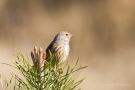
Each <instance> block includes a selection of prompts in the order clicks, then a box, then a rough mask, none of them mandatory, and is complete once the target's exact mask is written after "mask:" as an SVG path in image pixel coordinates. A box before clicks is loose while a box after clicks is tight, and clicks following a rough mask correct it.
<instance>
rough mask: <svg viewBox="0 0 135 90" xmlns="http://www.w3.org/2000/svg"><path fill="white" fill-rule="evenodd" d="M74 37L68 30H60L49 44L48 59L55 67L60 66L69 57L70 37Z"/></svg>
mask: <svg viewBox="0 0 135 90" xmlns="http://www.w3.org/2000/svg"><path fill="white" fill-rule="evenodd" d="M71 37H73V35H72V34H70V33H69V32H67V31H61V32H59V33H58V34H57V35H56V36H55V37H54V39H53V41H52V42H51V43H50V44H49V46H48V47H47V49H46V50H45V51H46V61H48V62H49V61H51V62H52V66H53V67H58V66H60V65H61V64H62V63H63V62H64V61H65V60H66V59H67V57H68V55H69V51H70V45H69V42H70V39H71Z"/></svg>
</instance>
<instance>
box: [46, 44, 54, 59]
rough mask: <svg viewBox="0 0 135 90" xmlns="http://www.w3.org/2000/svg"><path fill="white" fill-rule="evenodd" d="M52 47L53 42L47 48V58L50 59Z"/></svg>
mask: <svg viewBox="0 0 135 90" xmlns="http://www.w3.org/2000/svg"><path fill="white" fill-rule="evenodd" d="M52 47H53V42H51V43H50V45H49V46H48V47H47V49H46V60H47V61H48V60H49V58H50V53H51V54H52V52H51V51H52Z"/></svg>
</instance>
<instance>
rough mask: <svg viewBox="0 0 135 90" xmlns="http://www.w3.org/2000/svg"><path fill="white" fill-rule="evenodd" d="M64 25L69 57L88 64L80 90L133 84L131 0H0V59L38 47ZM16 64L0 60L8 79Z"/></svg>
mask: <svg viewBox="0 0 135 90" xmlns="http://www.w3.org/2000/svg"><path fill="white" fill-rule="evenodd" d="M63 30H66V31H68V32H70V33H71V34H73V35H74V37H73V38H72V39H71V42H70V47H71V51H70V55H69V58H68V60H70V63H71V64H72V63H74V62H75V61H76V59H77V58H78V57H80V61H79V62H80V63H79V64H82V65H83V66H86V65H87V66H88V68H86V69H84V70H83V71H82V73H81V74H80V77H79V78H82V77H87V78H86V79H85V81H84V82H83V83H81V85H80V86H79V87H82V90H135V0H0V57H1V58H0V63H8V64H11V61H12V60H16V57H14V56H13V54H15V52H16V50H17V51H21V52H22V53H24V54H25V53H28V54H29V53H30V52H31V51H32V50H33V47H34V46H37V47H42V48H43V50H45V49H46V47H47V46H48V45H49V43H50V42H51V41H52V39H53V38H54V36H55V35H56V34H57V33H58V32H60V31H63ZM10 72H16V73H18V72H17V71H16V69H14V68H12V67H9V66H6V65H3V64H1V65H0V74H2V76H4V77H6V79H9V78H10V77H11V75H10Z"/></svg>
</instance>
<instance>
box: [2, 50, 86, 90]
mask: <svg viewBox="0 0 135 90" xmlns="http://www.w3.org/2000/svg"><path fill="white" fill-rule="evenodd" d="M15 56H16V57H17V60H15V61H13V64H14V66H12V67H15V68H17V69H18V70H19V71H20V72H21V75H23V79H22V78H20V77H19V76H18V75H16V74H14V73H11V75H12V78H11V80H10V81H9V82H7V81H6V82H5V89H4V87H3V82H2V79H1V85H2V87H3V90H11V89H10V88H9V85H10V84H11V83H14V87H13V90H74V89H75V88H76V87H77V86H78V85H79V84H80V83H81V82H82V81H83V80H84V79H85V78H83V79H81V80H78V81H77V80H76V79H77V77H78V76H79V73H80V71H81V69H83V68H86V67H87V66H85V67H82V66H79V67H78V68H77V64H78V60H79V59H77V61H76V63H75V65H74V66H73V67H71V66H70V65H69V63H68V62H66V63H65V64H63V65H62V66H63V67H62V66H61V68H53V67H52V65H51V62H45V63H44V66H43V67H40V68H39V67H33V65H31V64H30V62H29V59H28V55H27V58H25V57H24V55H23V54H22V53H21V52H17V53H16V55H15ZM7 65H9V64H7ZM10 66H11V65H10ZM76 68H77V69H76ZM13 79H14V80H15V81H14V80H13Z"/></svg>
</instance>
